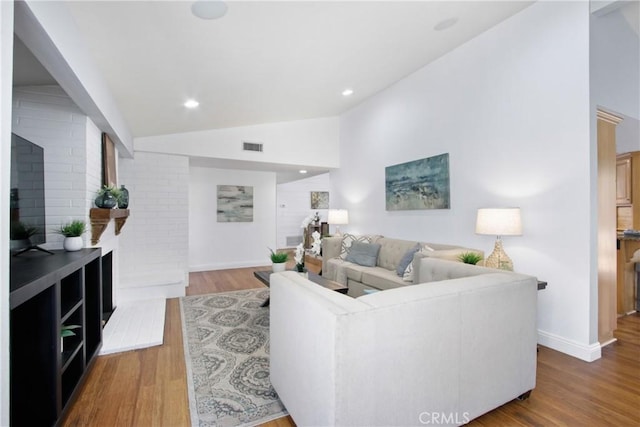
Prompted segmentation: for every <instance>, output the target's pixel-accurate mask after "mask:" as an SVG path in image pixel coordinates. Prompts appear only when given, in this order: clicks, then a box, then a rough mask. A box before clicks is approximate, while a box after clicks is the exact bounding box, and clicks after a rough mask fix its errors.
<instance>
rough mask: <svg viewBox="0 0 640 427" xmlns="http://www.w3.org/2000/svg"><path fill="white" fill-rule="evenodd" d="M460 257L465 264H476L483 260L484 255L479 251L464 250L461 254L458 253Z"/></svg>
mask: <svg viewBox="0 0 640 427" xmlns="http://www.w3.org/2000/svg"><path fill="white" fill-rule="evenodd" d="M458 259H459V260H460V261H462V262H464V263H465V264H473V265H475V264H477V263H478V262H480V261H482V255H480V254H479V253H477V252H463V253H461V254H460V255H458Z"/></svg>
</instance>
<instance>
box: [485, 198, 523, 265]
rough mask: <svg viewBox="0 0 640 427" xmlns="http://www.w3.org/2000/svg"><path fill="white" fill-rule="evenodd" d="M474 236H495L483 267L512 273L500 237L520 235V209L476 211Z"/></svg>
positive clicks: (509, 261) (511, 262)
mask: <svg viewBox="0 0 640 427" xmlns="http://www.w3.org/2000/svg"><path fill="white" fill-rule="evenodd" d="M476 234H490V235H494V236H496V245H495V247H494V248H493V252H491V255H489V256H488V257H487V259H486V260H485V263H484V265H485V267H491V268H499V269H502V270H509V271H513V261H511V258H509V256H508V255H507V254H506V253H505V251H504V247H503V246H502V236H520V235H522V220H521V218H520V208H483V209H478V216H477V218H476Z"/></svg>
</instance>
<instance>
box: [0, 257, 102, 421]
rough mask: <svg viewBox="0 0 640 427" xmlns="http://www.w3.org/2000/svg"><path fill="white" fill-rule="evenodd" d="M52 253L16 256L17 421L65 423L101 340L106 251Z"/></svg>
mask: <svg viewBox="0 0 640 427" xmlns="http://www.w3.org/2000/svg"><path fill="white" fill-rule="evenodd" d="M53 252H54V255H53V256H51V255H49V254H45V253H42V252H35V251H31V252H27V253H24V254H21V255H20V256H18V257H11V297H10V307H11V353H10V355H11V362H10V363H11V425H16V426H17V425H41V426H51V425H56V424H58V423H59V422H60V421H61V420H62V417H63V415H64V414H65V411H66V410H67V409H68V408H69V406H70V405H69V403H70V402H71V401H72V400H73V397H74V394H75V393H76V392H77V390H78V389H79V388H80V387H79V386H80V384H81V383H82V381H83V380H84V378H85V374H86V372H87V370H88V368H89V367H90V366H91V363H92V362H93V360H94V358H95V356H96V355H97V354H98V351H99V350H100V347H101V345H102V271H101V269H102V264H101V259H100V255H101V250H100V249H82V250H80V251H78V252H65V251H60V250H58V251H53ZM71 325H73V326H79V328H77V329H74V330H73V332H74V333H75V335H74V336H69V337H66V338H61V336H60V335H61V328H62V327H63V326H71Z"/></svg>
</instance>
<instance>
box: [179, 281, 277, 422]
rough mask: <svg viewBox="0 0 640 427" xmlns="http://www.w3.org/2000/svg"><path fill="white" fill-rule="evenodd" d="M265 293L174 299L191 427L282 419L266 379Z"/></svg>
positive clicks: (230, 293)
mask: <svg viewBox="0 0 640 427" xmlns="http://www.w3.org/2000/svg"><path fill="white" fill-rule="evenodd" d="M268 296H269V290H268V289H249V290H244V291H234V292H224V293H219V294H209V295H199V296H190V297H183V298H180V311H181V313H182V332H183V336H184V353H185V361H186V364H187V383H188V388H189V407H190V411H191V424H192V425H193V426H252V425H257V424H260V423H264V422H267V421H270V420H273V419H276V418H280V417H282V416H285V415H287V411H286V409H285V408H284V406H282V403H281V402H280V400H279V399H278V395H277V394H276V392H275V390H274V389H273V387H272V386H271V381H270V380H269V308H268V307H264V308H263V307H260V304H262V302H263V301H264V300H265V299H266V298H267V297H268Z"/></svg>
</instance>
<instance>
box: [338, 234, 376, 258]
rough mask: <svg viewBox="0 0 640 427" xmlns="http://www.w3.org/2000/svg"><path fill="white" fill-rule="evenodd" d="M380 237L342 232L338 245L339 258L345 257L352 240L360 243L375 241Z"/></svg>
mask: <svg viewBox="0 0 640 427" xmlns="http://www.w3.org/2000/svg"><path fill="white" fill-rule="evenodd" d="M380 237H382V236H379V235H365V236H356V235H354V234H348V233H347V234H343V235H342V246H341V247H340V258H342V259H346V258H347V254H348V253H349V249H351V245H352V244H353V242H360V243H375V242H376V241H377V240H378V239H379V238H380Z"/></svg>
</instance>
